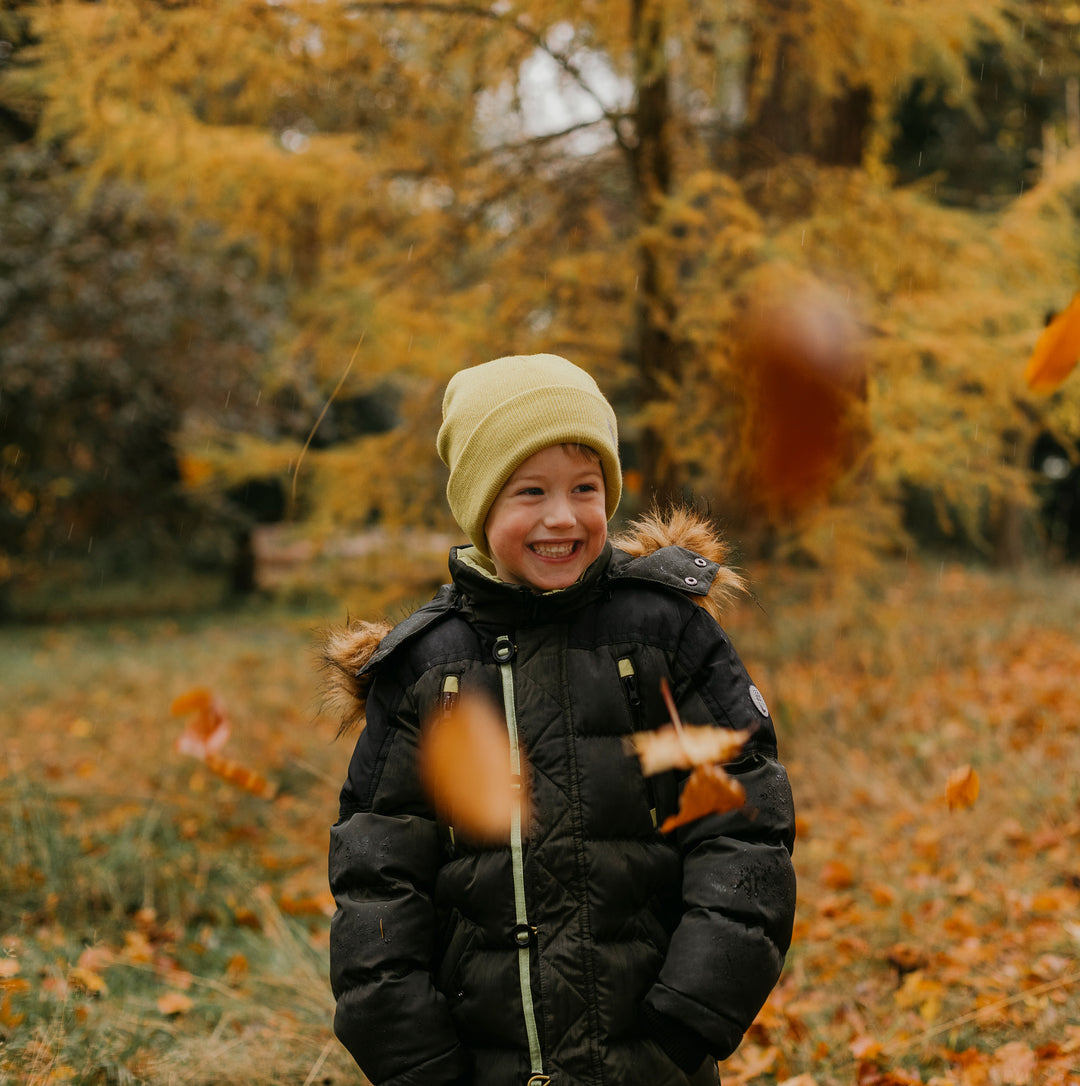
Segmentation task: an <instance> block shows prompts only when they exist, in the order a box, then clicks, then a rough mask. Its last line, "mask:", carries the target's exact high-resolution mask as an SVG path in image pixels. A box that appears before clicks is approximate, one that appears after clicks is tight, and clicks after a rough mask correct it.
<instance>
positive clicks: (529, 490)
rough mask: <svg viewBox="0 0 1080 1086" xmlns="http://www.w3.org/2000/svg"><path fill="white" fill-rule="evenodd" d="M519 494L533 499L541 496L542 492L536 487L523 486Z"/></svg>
mask: <svg viewBox="0 0 1080 1086" xmlns="http://www.w3.org/2000/svg"><path fill="white" fill-rule="evenodd" d="M518 493H519V494H523V495H525V496H527V497H534V496H535V495H537V494H543V493H544V492H543V491H542V490H541V489H540V487H538V486H523V487H522V488H521V489H520V490H519V491H518Z"/></svg>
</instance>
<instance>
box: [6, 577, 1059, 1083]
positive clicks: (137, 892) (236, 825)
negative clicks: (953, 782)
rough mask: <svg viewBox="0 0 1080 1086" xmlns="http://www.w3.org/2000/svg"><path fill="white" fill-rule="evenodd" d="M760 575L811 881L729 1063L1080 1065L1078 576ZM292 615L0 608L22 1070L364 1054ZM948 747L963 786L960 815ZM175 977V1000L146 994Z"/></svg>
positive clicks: (752, 628)
mask: <svg viewBox="0 0 1080 1086" xmlns="http://www.w3.org/2000/svg"><path fill="white" fill-rule="evenodd" d="M759 577H761V578H762V579H761V583H759V585H758V590H759V595H760V596H761V597H762V607H761V608H758V607H756V606H748V607H747V608H746V609H743V610H739V611H737V612H735V613H733V614H732V615H731V616H730V617H729V619H728V622H727V628H728V629H729V631H730V632H731V633H732V636H733V637H734V639H735V640H736V643H737V645H738V647H739V651H740V654H741V655H742V657H743V659H744V660H746V662H747V665H748V667H749V669H750V671H751V673H752V674H754V676H755V677H756V678H757V679H758V681H759V683H760V685H762V686H763V687H765V688H767V689H768V690H769V691H770V701H771V702H772V703H773V704H772V708H773V712H774V719H775V720H776V724H777V729H778V732H779V739H780V749H781V756H782V758H783V761H784V763H785V764H786V766H787V767H788V770H789V773H790V776H791V780H792V787H793V790H794V793H795V800H796V812H797V816H798V834H799V837H798V842H797V846H796V850H795V864H796V868H797V872H798V877H799V902H798V908H797V913H796V931H795V938H794V943H793V945H792V949H791V951H790V953H789V955H788V958H787V963H786V966H785V971H784V975H783V977H782V979H781V981H780V984H779V985H778V987H777V988H776V990H775V991H774V992H773V993H772V995H771V996H770V997H769V999H768V1001H767V1002H766V1004H765V1006H764V1008H763V1009H762V1011H761V1013H760V1014H759V1015H758V1017H757V1019H756V1021H755V1023H754V1024H753V1025H752V1027H751V1028H750V1030H749V1032H748V1034H747V1036H746V1038H745V1040H744V1041H743V1043H742V1045H741V1046H740V1048H739V1050H738V1051H737V1052H736V1053H735V1055H734V1056H733V1057H731V1059H729V1060H726V1061H724V1064H723V1068H722V1081H723V1082H724V1086H778V1084H781V1083H784V1082H794V1083H799V1084H804V1086H875V1084H876V1086H895V1084H897V1083H903V1084H904V1086H908V1084H918V1083H921V1084H925V1086H931V1084H933V1086H1028V1084H1027V1082H1024V1081H1023V1080H1024V1078H1025V1076H1026V1075H1028V1074H1029V1072H1030V1079H1029V1080H1028V1082H1030V1086H1078V1083H1077V1068H1078V1066H1080V975H1078V969H1080V967H1078V965H1077V962H1078V959H1080V921H1078V920H1077V917H1078V916H1080V881H1078V875H1077V869H1076V857H1077V855H1080V809H1078V808H1077V807H1076V804H1075V797H1076V779H1077V772H1078V767H1080V718H1078V716H1077V713H1076V676H1077V674H1080V641H1078V639H1077V637H1076V629H1077V628H1078V627H1080V576H1078V575H1077V574H1075V573H1070V572H1066V571H1060V572H1057V573H1055V574H1054V575H1053V576H1039V577H1035V576H1028V575H1026V574H1025V575H1017V574H1012V573H1010V574H1008V575H997V574H992V573H988V572H986V571H979V570H972V569H968V568H964V567H959V566H951V565H948V564H946V565H943V566H940V567H939V565H938V563H935V564H934V565H933V566H928V565H920V564H918V563H916V562H915V561H914V560H913V561H912V562H911V563H910V564H901V565H900V566H899V567H898V568H896V569H895V570H892V571H890V570H885V571H883V573H882V576H881V577H880V579H879V581H878V582H876V584H875V587H874V590H873V593H872V595H870V596H869V597H859V596H855V595H854V594H852V595H845V594H844V593H843V592H842V591H841V589H840V588H839V587H836V586H833V587H832V588H830V591H828V592H823V591H822V590H821V583H822V582H821V578H820V575H818V576H816V577H814V576H809V575H807V576H806V577H805V579H804V578H803V575H801V574H795V573H793V572H785V571H783V570H770V571H769V576H768V578H767V579H765V578H764V577H762V574H761V571H759ZM312 624H313V620H305V621H304V622H303V623H302V624H298V625H297V629H296V630H290V629H288V628H287V627H284V626H283V627H281V628H275V629H274V630H273V631H271V632H270V633H268V630H267V626H266V623H265V621H264V620H261V619H260V621H259V622H258V623H257V624H254V623H253V624H251V625H248V626H245V625H244V624H243V623H242V622H239V621H238V620H237V618H236V617H235V616H230V617H229V618H228V620H227V621H222V622H219V623H213V622H202V623H200V624H199V625H198V626H197V627H195V628H193V629H191V630H187V629H180V628H179V627H178V626H176V625H175V624H169V623H166V622H161V623H156V624H155V625H154V626H153V627H152V629H150V630H149V631H148V632H147V631H139V632H138V634H137V635H136V634H134V633H132V632H131V631H129V630H127V629H124V628H118V629H116V630H111V631H108V632H107V633H106V634H105V636H102V632H101V627H100V626H98V627H93V628H87V629H80V628H77V627H71V628H65V629H64V630H36V629H33V630H31V629H19V630H15V631H11V632H9V633H8V634H5V633H4V631H2V630H0V658H2V659H3V660H4V662H5V666H6V668H7V671H6V673H5V678H8V676H12V677H13V678H11V679H10V680H9V681H8V682H7V684H6V685H5V697H4V699H3V703H2V704H0V742H2V745H3V751H4V757H3V759H0V819H7V820H8V821H7V822H3V823H2V824H0V831H2V832H0V868H2V870H3V878H2V879H0V895H3V900H4V902H12V901H14V902H15V903H16V904H15V906H14V908H13V909H12V910H11V911H8V912H6V913H5V914H4V915H5V917H6V918H7V922H6V923H5V924H3V925H0V928H2V930H0V1033H2V1034H3V1035H4V1043H3V1045H0V1077H3V1076H4V1075H5V1074H6V1075H8V1077H9V1078H10V1079H11V1081H12V1083H13V1086H27V1084H28V1083H30V1082H36V1083H44V1082H47V1081H50V1075H53V1076H54V1078H53V1079H52V1081H61V1079H62V1077H63V1076H64V1075H69V1076H82V1079H84V1080H86V1081H90V1080H91V1079H94V1080H95V1081H96V1080H97V1079H100V1080H101V1081H105V1080H106V1079H109V1080H110V1081H111V1079H112V1078H116V1077H120V1078H131V1079H132V1081H139V1082H145V1083H147V1086H160V1084H163V1083H166V1082H170V1081H172V1082H177V1083H179V1082H181V1081H188V1080H189V1079H192V1078H193V1077H198V1076H201V1078H200V1081H202V1080H206V1081H211V1080H214V1081H219V1080H220V1081H226V1080H228V1081H238V1082H239V1081H244V1082H255V1081H259V1082H267V1081H280V1082H284V1081H290V1082H303V1081H305V1079H307V1078H308V1076H309V1073H310V1072H311V1071H312V1069H313V1068H314V1067H316V1066H318V1067H319V1071H318V1075H317V1076H315V1077H314V1078H312V1079H311V1081H322V1080H323V1079H324V1078H327V1077H332V1078H333V1079H334V1081H335V1082H344V1081H347V1080H348V1078H349V1076H351V1075H354V1074H355V1070H354V1068H353V1067H352V1066H351V1063H350V1061H349V1058H348V1056H347V1054H344V1053H343V1052H342V1051H341V1050H340V1049H339V1047H338V1046H337V1045H336V1042H335V1041H334V1040H333V1036H332V1032H331V1024H330V1021H331V1016H332V1008H331V1006H330V1003H329V1002H328V1000H329V996H328V994H327V988H326V980H325V957H326V946H327V939H328V929H329V917H328V915H327V910H328V909H329V908H330V902H329V901H328V899H327V897H326V896H324V895H325V894H326V876H325V850H326V829H327V825H328V824H329V822H331V821H332V820H333V818H334V817H335V814H336V811H337V802H338V790H339V788H340V784H341V780H342V779H343V776H344V774H345V772H346V767H347V763H348V759H349V755H350V752H351V744H350V743H349V742H344V743H342V742H337V743H335V742H334V741H333V738H334V734H335V730H336V725H337V722H336V720H334V719H331V718H330V717H329V716H323V715H314V716H313V715H312V710H311V706H312V702H313V700H314V687H315V680H314V679H313V677H312V674H311V669H310V662H309V661H310V654H309V648H310V640H311V635H310V632H309V630H310V627H311V625H312ZM136 641H137V643H138V644H139V646H140V652H139V653H137V654H136V653H133V651H132V645H133V643H135V642H136ZM59 673H62V674H63V675H64V677H65V681H64V682H63V683H56V682H54V681H53V678H54V676H55V675H56V674H59ZM196 681H198V682H199V683H200V685H201V687H202V688H203V689H205V690H206V691H207V692H210V693H211V696H217V697H218V698H219V699H220V701H221V702H222V703H223V705H224V706H227V707H228V708H227V715H228V716H229V717H231V724H232V729H231V730H232V735H231V736H230V737H229V739H228V744H227V745H226V746H224V747H223V748H221V749H219V751H218V753H221V754H222V755H223V756H224V755H225V754H228V753H230V752H231V753H232V755H233V756H234V757H235V760H236V761H237V762H238V763H241V764H245V765H252V766H259V767H260V768H261V767H264V766H266V767H271V768H270V769H268V771H267V773H268V775H272V776H273V777H274V778H275V779H276V780H278V781H280V784H281V787H280V789H279V794H278V796H277V798H276V799H275V801H274V802H273V803H272V804H270V803H266V802H263V801H261V800H259V799H258V798H257V797H255V796H252V795H250V794H248V793H247V792H245V791H243V790H241V789H239V788H237V787H236V786H235V785H233V784H231V783H229V782H227V781H226V780H223V779H221V778H219V777H218V776H216V775H215V774H213V773H211V772H210V770H209V769H207V768H206V766H204V765H203V764H201V763H199V762H191V761H189V760H188V757H187V756H185V757H179V756H177V752H176V750H175V739H176V733H177V731H179V730H180V729H179V728H178V727H177V724H176V718H170V716H169V715H168V711H167V710H168V707H169V701H168V697H167V696H163V694H162V691H163V690H170V684H175V686H173V687H172V688H171V689H177V690H180V691H183V690H185V689H186V688H187V687H188V686H190V685H193V684H194V683H195V682H196ZM195 711H196V710H195V709H192V711H191V713H188V714H187V715H188V716H190V715H192V713H194V712H195ZM223 711H225V710H223ZM213 731H214V729H213V728H210V729H209V734H213ZM964 765H972V766H977V767H978V773H979V776H980V778H981V788H980V792H979V796H978V800H977V802H976V803H975V805H974V806H972V807H964V808H957V809H955V810H954V812H953V813H952V814H950V813H949V812H948V809H947V801H946V795H945V794H944V792H945V789H946V787H947V785H946V784H945V778H946V777H947V774H948V773H949V771H951V770H954V769H955V768H956V767H962V766H964ZM192 766H193V767H194V771H195V773H198V774H200V775H201V777H202V782H201V784H202V790H201V791H198V792H196V791H193V790H192V789H191V787H190V785H191V779H192V776H193V773H192V768H191V767H192ZM13 819H14V821H12V820H13ZM10 826H14V827H16V828H17V829H18V833H17V834H13V833H11V832H8V831H9V828H10ZM125 856H126V857H127V859H124V857H125ZM50 865H51V866H50ZM125 871H130V873H131V881H130V883H125V884H123V885H122V886H120V887H118V888H115V887H113V880H114V877H115V876H117V875H118V874H119V875H123V874H124V872H125ZM120 891H122V893H121V892H120ZM12 895H18V896H16V897H13V896H12ZM294 907H295V914H294V915H289V912H290V910H291V909H293V908H294ZM73 969H82V970H86V971H88V974H87V975H86V976H85V977H84V978H83V979H88V978H89V975H90V974H96V975H97V976H99V977H100V978H101V979H102V980H103V981H104V984H105V987H106V989H107V991H99V992H94V991H93V990H92V989H93V987H94V986H95V983H96V982H94V981H92V980H91V981H90V983H89V984H87V985H83V984H80V983H78V979H77V978H78V977H79V974H75V975H74V977H72V978H71V979H70V980H69V974H70V973H71V971H72V970H73ZM912 977H914V978H915V979H914V980H909V978H912ZM171 992H178V993H181V994H184V995H187V996H188V997H189V998H191V999H192V1000H193V1002H194V1004H195V1005H194V1007H193V1008H192V1009H191V1010H190V1011H187V1012H181V1013H176V1014H171V1015H167V1016H166V1015H163V1014H162V1013H161V1012H160V1011H159V1009H158V1008H157V1006H156V1000H157V999H158V998H159V997H160V996H162V995H165V994H167V993H171ZM328 1045H329V1046H330V1047H329V1049H327V1046H328ZM327 1051H329V1053H330V1055H328V1056H325V1057H324V1053H325V1052H327ZM324 1059H325V1062H324V1063H321V1062H320V1061H321V1060H324ZM1032 1059H1033V1060H1034V1062H1032ZM5 1061H6V1063H5ZM253 1068H256V1069H257V1073H256V1072H254V1071H252V1069H253ZM95 1076H96V1078H95ZM1006 1080H1009V1081H1008V1082H1007V1081H1006Z"/></svg>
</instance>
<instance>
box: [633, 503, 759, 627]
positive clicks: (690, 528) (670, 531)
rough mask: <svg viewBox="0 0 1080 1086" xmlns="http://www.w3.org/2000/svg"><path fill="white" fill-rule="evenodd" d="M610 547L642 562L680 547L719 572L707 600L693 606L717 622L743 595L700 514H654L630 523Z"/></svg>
mask: <svg viewBox="0 0 1080 1086" xmlns="http://www.w3.org/2000/svg"><path fill="white" fill-rule="evenodd" d="M611 543H612V545H613V546H615V547H618V548H619V550H622V551H626V553H627V554H629V555H631V556H632V557H634V558H643V557H644V556H645V555H647V554H652V553H653V552H654V551H658V550H659V549H660V548H661V547H672V546H674V547H683V548H685V549H686V550H688V551H693V552H694V553H695V554H700V555H701V557H702V558H707V559H708V560H709V561H710V562H715V563H716V564H717V565H718V566H719V567H720V568H719V569H718V570H717V572H716V577H715V578H714V579H713V583H712V585H711V587H710V588H709V594H708V595H707V596H700V597H697V598H695V600H694V602H695V603H697V604H698V605H699V606H700V607H704V608H705V610H706V611H708V613H709V614H710V615H711V616H712V617H713V618H714V619H715V620H716V621H717V622H720V620H721V617H722V616H723V614H724V613H725V612H726V611H727V610H728V609H729V608H730V607H731V606H732V605H733V604H734V603H735V602H736V601H737V600H738V599H739V597H740V596H744V595H746V593H747V585H746V581H745V580H744V579H743V578H742V577H741V576H740V575H739V574H738V573H736V572H735V571H734V570H733V569H730V568H729V567H728V566H726V565H725V564H724V563H725V561H726V559H727V557H728V548H727V544H726V543H725V542H724V539H723V537H722V536H721V535H720V533H719V531H718V530H717V529H716V527H715V525H714V524H713V523H712V522H711V521H709V520H708V518H706V517H705V516H703V515H702V514H701V513H698V512H695V511H694V510H692V509H686V508H683V507H681V506H674V507H673V508H671V509H669V510H668V511H667V512H666V513H661V512H659V511H658V510H653V511H652V512H649V513H645V514H644V515H643V516H640V517H637V518H636V519H635V520H632V521H631V522H630V524H629V525H628V526H627V528H626V530H625V531H623V532H620V533H619V534H618V535H616V536H613V537H612V540H611Z"/></svg>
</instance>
